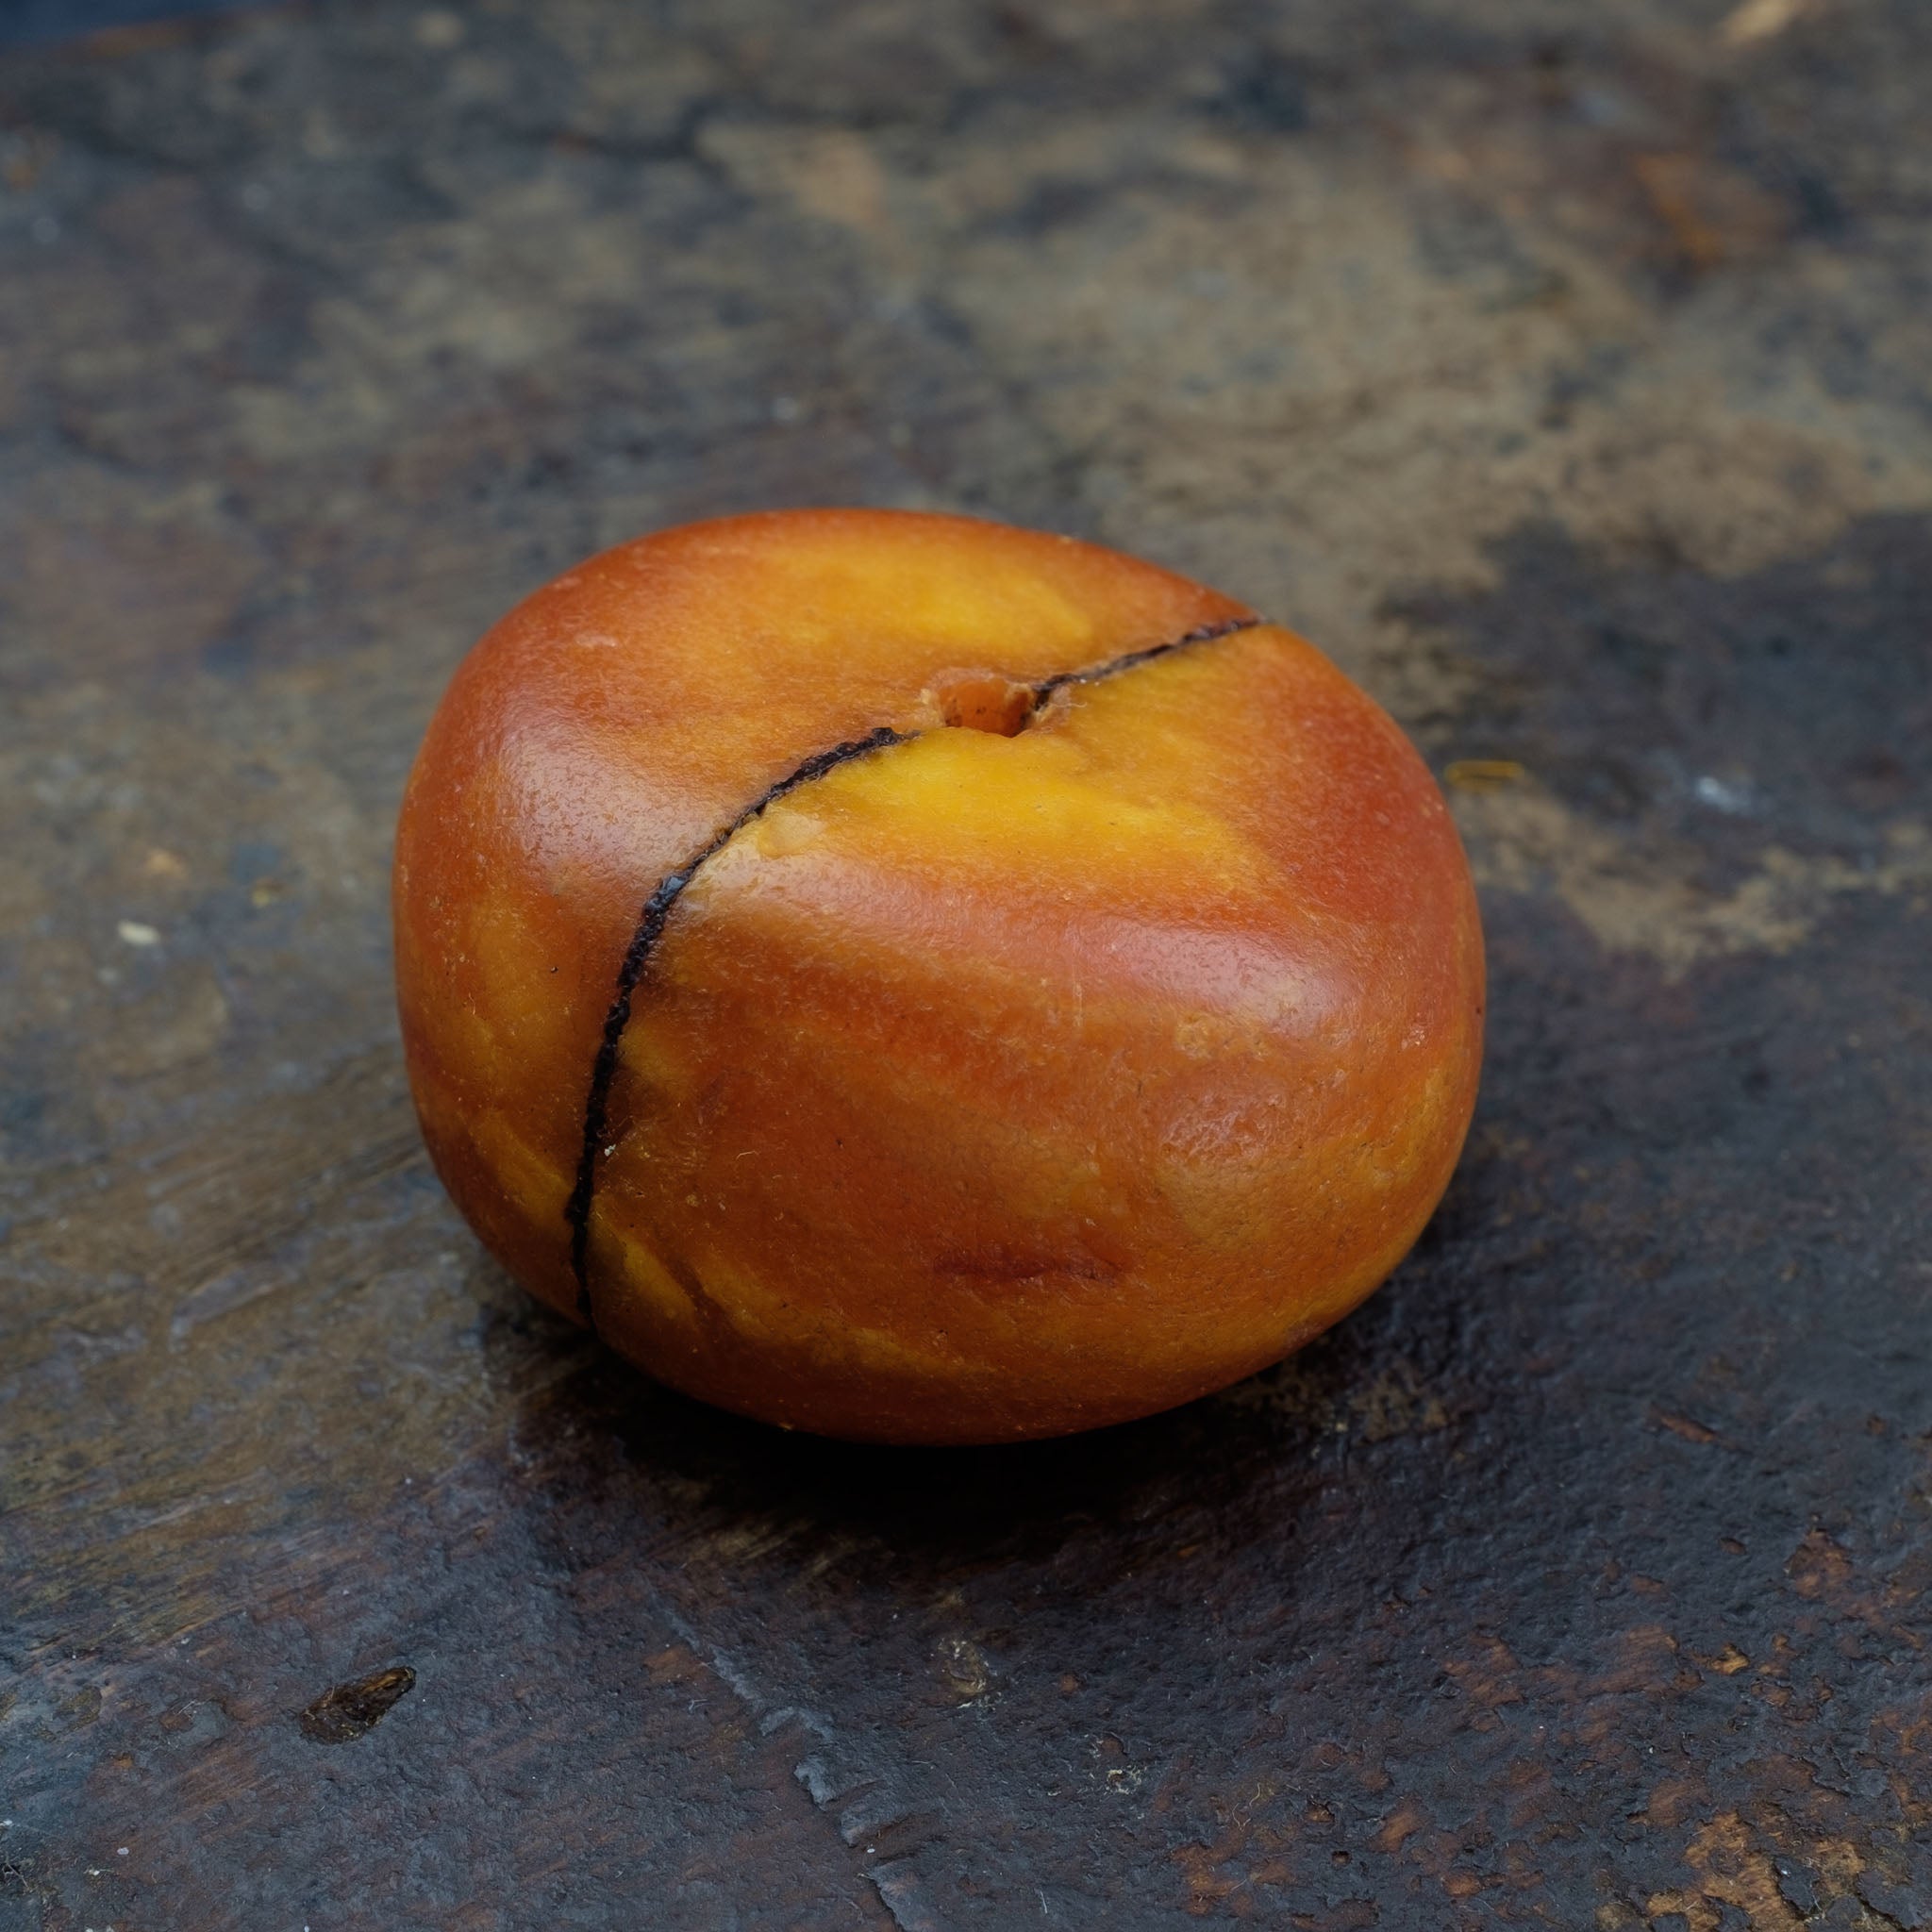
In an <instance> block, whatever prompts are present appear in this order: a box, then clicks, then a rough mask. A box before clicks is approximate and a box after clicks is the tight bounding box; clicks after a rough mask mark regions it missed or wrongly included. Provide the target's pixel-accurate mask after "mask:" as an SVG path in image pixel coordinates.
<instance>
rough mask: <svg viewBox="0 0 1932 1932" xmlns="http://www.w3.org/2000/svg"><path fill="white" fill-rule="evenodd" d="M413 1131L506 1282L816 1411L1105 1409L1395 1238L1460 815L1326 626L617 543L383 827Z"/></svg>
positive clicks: (1042, 541)
mask: <svg viewBox="0 0 1932 1932" xmlns="http://www.w3.org/2000/svg"><path fill="white" fill-rule="evenodd" d="M395 926H396V974H397V984H398V990H399V994H400V1000H401V1008H402V1021H403V1038H404V1042H405V1046H406V1050H407V1053H408V1066H409V1076H410V1080H411V1082H412V1085H413V1087H414V1091H415V1095H416V1104H417V1108H418V1111H419V1113H420V1115H421V1118H422V1122H423V1130H424V1134H425V1138H426V1139H427V1141H428V1143H429V1148H430V1152H431V1154H432V1156H433V1157H434V1158H435V1161H436V1165H437V1170H438V1172H439V1173H440V1174H441V1175H442V1178H443V1180H444V1182H445V1183H446V1184H447V1186H448V1188H449V1190H450V1192H451V1193H452V1194H453V1195H454V1196H455V1197H456V1200H457V1203H458V1206H459V1207H460V1208H461V1209H462V1210H463V1212H464V1214H465V1215H467V1216H468V1218H469V1220H470V1221H471V1223H472V1224H473V1225H474V1226H475V1229H476V1231H477V1232H478V1234H480V1235H481V1236H482V1238H483V1240H484V1241H486V1242H487V1243H488V1244H489V1246H490V1247H491V1249H492V1250H493V1251H494V1252H495V1254H496V1255H497V1256H498V1257H501V1259H502V1260H503V1261H504V1263H505V1264H506V1265H507V1266H508V1268H509V1269H510V1271H511V1272H512V1273H513V1274H515V1275H516V1276H517V1277H518V1278H519V1279H520V1280H521V1281H523V1282H524V1283H525V1286H526V1287H528V1288H529V1289H530V1290H531V1291H533V1292H534V1293H536V1294H538V1295H540V1296H541V1297H542V1299H544V1300H545V1301H547V1302H549V1303H550V1304H552V1305H553V1306H554V1307H558V1308H560V1309H562V1310H564V1311H566V1312H568V1313H574V1314H577V1315H579V1316H580V1317H581V1318H582V1319H585V1320H588V1321H590V1322H591V1323H593V1324H594V1325H595V1327H596V1328H597V1330H598V1332H599V1333H600V1334H602V1335H603V1336H604V1337H606V1338H607V1339H608V1341H610V1342H611V1343H612V1345H613V1346H615V1347H616V1348H618V1349H620V1350H621V1351H622V1352H623V1353H624V1354H625V1355H626V1356H627V1357H630V1358H631V1359H632V1360H633V1361H635V1362H638V1363H639V1364H641V1366H642V1367H644V1368H645V1369H647V1370H649V1371H650V1373H651V1374H654V1375H656V1376H658V1377H659V1378H660V1379H662V1380H663V1381H665V1382H668V1383H670V1384H672V1385H673V1386H675V1387H676V1388H678V1389H682V1390H685V1391H689V1392H690V1393H691V1394H693V1395H698V1396H702V1397H703V1398H705V1399H706V1400H708V1401H710V1402H715V1403H720V1404H723V1405H724V1407H729V1408H734V1409H739V1410H741V1411H743V1412H744V1413H746V1414H748V1415H755V1416H761V1417H764V1418H766V1419H767V1420H769V1421H772V1422H775V1423H781V1424H788V1425H791V1426H794V1427H798V1428H807V1429H815V1430H820V1431H823V1432H824V1433H825V1434H828V1435H835V1436H846V1437H854V1438H859V1439H867V1440H874V1441H899V1442H974V1441H998V1440H1004V1439H1010V1438H1015V1437H1024V1436H1044V1435H1052V1434H1055V1433H1058V1432H1060V1431H1064V1430H1070V1429H1078V1428H1085V1427H1089V1426H1091V1425H1093V1424H1102V1423H1112V1422H1119V1421H1122V1420H1124V1419H1125V1418H1127V1417H1130V1416H1137V1415H1144V1414H1147V1413H1148V1412H1150V1411H1152V1410H1155V1409H1159V1408H1163V1407H1168V1406H1169V1405H1171V1404H1174V1403H1177V1402H1184V1401H1186V1400H1188V1399H1189V1398H1190V1397H1191V1396H1195V1395H1199V1394H1202V1393H1204V1392H1206V1391H1208V1390H1212V1389H1216V1388H1219V1387H1221V1386H1223V1385H1224V1384H1225V1383H1227V1382H1230V1381H1233V1380H1235V1379H1237V1378H1238V1377H1240V1376H1242V1375H1245V1374H1249V1373H1250V1372H1251V1371H1253V1370H1255V1369H1257V1368H1259V1367H1261V1366H1263V1365H1264V1364H1266V1363H1268V1362H1271V1361H1274V1360H1276V1359H1277V1358H1278V1357H1281V1356H1283V1355H1285V1354H1287V1353H1288V1352H1289V1351H1291V1349H1294V1348H1295V1347H1297V1346H1299V1345H1300V1344H1301V1343H1302V1342H1304V1341H1307V1339H1308V1338H1309V1337H1310V1336H1312V1335H1315V1334H1316V1333H1318V1332H1319V1331H1320V1330H1322V1329H1323V1328H1325V1327H1326V1326H1328V1324H1330V1323H1332V1322H1334V1321H1336V1320H1337V1319H1338V1318H1339V1317H1340V1316H1341V1315H1342V1314H1344V1313H1346V1312H1347V1310H1348V1309H1350V1308H1352V1307H1354V1306H1355V1305H1356V1304H1357V1302H1359V1301H1360V1300H1361V1299H1362V1297H1363V1296H1364V1295H1366V1294H1367V1293H1368V1292H1369V1291H1371V1290H1372V1289H1373V1288H1374V1287H1375V1285H1376V1284H1377V1283H1378V1282H1379V1281H1381V1280H1382V1278H1383V1277H1384V1276H1385V1275H1386V1274H1388V1273H1389V1271H1390V1270H1391V1268H1392V1267H1393V1266H1394V1265H1395V1263H1396V1262H1397V1260H1399V1259H1400V1258H1401V1257H1402V1255H1403V1254H1404V1252H1405V1251H1406V1250H1407V1248H1408V1246H1409V1244H1410V1243H1411V1242H1412V1241H1414V1240H1415V1238H1416V1236H1417V1234H1418V1233H1419V1232H1420V1230H1421V1228H1422V1226H1423V1224H1424V1221H1426V1219H1427V1218H1428V1215H1429V1213H1430V1211H1431V1210H1432V1208H1434V1207H1435V1205H1436V1202H1437V1200H1438V1199H1439V1198H1440V1196H1441V1191H1442V1190H1443V1188H1444V1186H1445V1185H1446V1183H1447V1181H1448V1178H1449V1174H1450V1171H1451V1169H1452V1168H1453V1166H1454V1165H1455V1161H1456V1158H1457V1151H1458V1149H1459V1148H1460V1146H1461V1143H1462V1139H1463V1135H1464V1133H1465V1131H1466V1129H1467V1127H1468V1124H1469V1118H1470V1112H1471V1108H1472V1107H1473V1105H1474V1096H1475V1087H1476V1075H1477V1066H1478V1061H1479V1058H1480V1055H1481V1041H1482V1002H1483V962H1482V938H1481V931H1480V927H1479V925H1478V923H1477V917H1476V908H1475V900H1474V893H1473V891H1472V890H1471V886H1470V879H1469V873H1468V868H1467V866H1466V864H1465V862H1464V859H1463V856H1462V851H1461V848H1460V846H1459V844H1458V843H1457V838H1456V833H1455V829H1454V827H1453V825H1452V824H1451V823H1450V820H1449V815H1448V813H1447V811H1446V809H1445V808H1444V807H1443V803H1442V799H1441V794H1440V792H1439V791H1437V789H1436V786H1435V784H1434V782H1433V780H1432V779H1431V778H1430V776H1429V774H1428V773H1427V771H1426V770H1425V769H1424V765H1423V763H1422V761H1421V759H1420V758H1418V757H1417V756H1416V754H1415V752H1414V751H1413V749H1412V748H1411V747H1410V746H1409V744H1408V742H1407V740H1406V739H1405V738H1404V737H1403V735H1402V733H1401V732H1400V731H1399V730H1398V729H1397V728H1396V726H1395V725H1394V724H1392V723H1391V721H1390V719H1389V718H1388V717H1387V716H1386V715H1385V714H1384V713H1383V712H1382V711H1381V710H1380V709H1379V708H1377V707H1376V706H1375V705H1374V703H1373V702H1372V701H1371V700H1370V699H1369V698H1368V697H1367V696H1365V695H1364V694H1363V693H1362V691H1359V690H1358V689H1357V687H1356V686H1355V685H1353V684H1351V683H1350V682H1349V681H1348V679H1347V678H1345V677H1344V676H1342V675H1341V673H1340V672H1339V671H1337V670H1336V669H1335V668H1334V666H1333V665H1331V664H1330V663H1329V662H1328V661H1327V660H1326V659H1325V658H1323V657H1322V656H1321V655H1320V653H1318V652H1317V651H1315V650H1314V649H1313V648H1312V647H1311V646H1309V645H1308V644H1307V643H1305V642H1303V641H1302V640H1301V639H1299V638H1297V637H1295V636H1293V635H1292V634H1291V632H1289V631H1286V630H1284V629H1282V628H1281V627H1280V626H1278V625H1272V624H1267V623H1263V622H1260V621H1259V620H1257V618H1256V617H1255V616H1254V615H1253V613H1251V612H1249V611H1247V610H1246V609H1244V608H1242V607H1241V605H1239V604H1236V603H1234V602H1232V601H1231V600H1230V599H1228V598H1226V597H1224V596H1221V595H1219V594H1218V593H1216V592H1215V591H1208V590H1205V589H1203V588H1201V587H1200V586H1199V585H1196V584H1191V583H1189V582H1187V581H1186V580H1184V579H1183V578H1180V577H1177V576H1174V575H1171V574H1169V573H1168V572H1165V571H1162V570H1158V569H1156V568H1154V567H1153V566H1152V565H1149V564H1146V563H1141V562H1139V561H1136V560H1135V559H1133V558H1126V557H1122V556H1119V555H1117V554H1115V553H1112V552H1109V551H1106V550H1101V549H1097V548H1095V547H1093V546H1091V545H1089V544H1082V543H1075V542H1072V541H1068V540H1066V539H1063V538H1058V537H1053V536H1045V535H1041V534H1038V533H1034V532H1030V531H1024V530H1015V529H1009V528H1006V527H1004V526H1002V525H995V524H987V523H978V522H974V521H971V520H968V519H965V518H958V517H940V516H920V515H911V514H906V513H901V512H891V511H876V510H808V511H790V512H775V513H772V514H769V515H761V516H748V517H734V518H729V519H726V520H724V521H722V522H718V523H710V524H698V525H691V526H689V527H686V528H683V529H676V530H670V531H666V532H664V533H662V534H660V535H658V536H654V537H647V538H643V539H641V540H640V541H637V542H634V543H629V544H625V545H624V546H622V547H621V548H619V549H616V550H612V551H608V552H607V553H606V554H605V555H603V556H601V557H598V558H593V559H592V560H591V561H590V562H588V563H585V564H582V565H580V566H579V567H578V568H577V569H575V570H573V571H571V572H569V573H567V574H566V575H563V576H561V577H559V578H558V580H557V581H556V582H555V583H553V584H551V585H549V586H548V587H547V588H546V589H544V590H542V591H538V592H537V594H536V595H535V596H533V597H531V598H530V599H529V600H528V601H527V602H526V603H525V604H523V605H522V606H520V607H519V608H517V609H516V610H514V611H512V612H511V613H510V614H509V616H508V617H507V618H505V619H504V620H503V622H502V623H501V624H499V625H497V626H496V627H495V628H494V629H493V630H492V631H491V632H490V634H489V635H488V636H487V637H486V638H484V640H483V641H482V642H481V643H479V644H478V645H477V646H476V648H475V651H473V652H472V653H471V655H470V656H469V658H467V659H466V660H465V662H464V663H463V665H462V667H461V668H460V669H459V670H458V674H457V675H456V678H455V680H454V681H453V683H452V684H451V686H450V689H449V691H448V694H447V695H446V696H445V697H444V699H443V701H442V704H441V707H440V708H439V709H438V711H437V713H436V716H435V718H434V719H433V720H432V722H431V724H430V727H429V732H428V736H427V738H426V739H425V742H424V746H423V750H422V754H421V756H420V758H418V760H417V763H416V768H415V771H414V773H413V774H412V776H411V778H410V780H409V786H408V793H407V796H406V797H405V800H404V804H403V814H402V824H401V826H400V828H399V831H398V835H397V846H396V869H395Z"/></svg>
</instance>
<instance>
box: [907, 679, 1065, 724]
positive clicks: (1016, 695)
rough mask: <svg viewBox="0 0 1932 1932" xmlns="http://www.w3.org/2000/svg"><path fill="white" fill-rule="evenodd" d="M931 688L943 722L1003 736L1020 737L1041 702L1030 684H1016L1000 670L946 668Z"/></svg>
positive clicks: (930, 692)
mask: <svg viewBox="0 0 1932 1932" xmlns="http://www.w3.org/2000/svg"><path fill="white" fill-rule="evenodd" d="M928 691H929V695H930V696H931V698H932V701H933V703H934V705H935V706H937V707H938V709H939V714H940V718H941V722H942V723H943V724H950V725H954V726H956V727H958V729H960V730H963V731H991V732H992V733H993V734H994V736H996V737H999V738H1017V737H1018V736H1019V735H1020V733H1021V732H1022V731H1024V729H1025V728H1026V721H1027V720H1028V719H1029V718H1031V717H1032V715H1033V710H1034V706H1035V705H1036V703H1037V702H1038V700H1037V699H1036V697H1035V695H1034V691H1033V687H1032V686H1031V685H1030V684H1015V683H1014V682H1013V680H1012V679H1011V678H1009V677H1002V676H1001V675H999V673H998V672H997V671H942V672H941V674H940V675H939V676H937V677H936V678H934V679H933V681H932V684H931V685H930V686H929V687H928Z"/></svg>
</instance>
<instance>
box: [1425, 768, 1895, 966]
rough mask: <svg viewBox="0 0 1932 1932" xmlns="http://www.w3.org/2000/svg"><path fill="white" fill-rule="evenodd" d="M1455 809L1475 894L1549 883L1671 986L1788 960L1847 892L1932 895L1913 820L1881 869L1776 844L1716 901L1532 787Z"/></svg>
mask: <svg viewBox="0 0 1932 1932" xmlns="http://www.w3.org/2000/svg"><path fill="white" fill-rule="evenodd" d="M1455 808H1456V819H1457V824H1458V826H1459V827H1460V828H1461V831H1462V835H1463V838H1464V841H1466V843H1467V844H1468V847H1469V855H1470V862H1471V866H1472V869H1473V870H1474V874H1475V877H1476V883H1477V884H1478V885H1480V886H1486V887H1489V888H1490V889H1491V890H1492V891H1506V892H1512V893H1529V892H1534V891H1539V890H1541V888H1542V887H1544V886H1545V885H1552V886H1554V887H1555V889H1556V891H1557V896H1558V897H1559V898H1561V900H1562V901H1563V903H1564V904H1565V905H1566V906H1567V907H1569V908H1570V909H1571V911H1572V912H1574V914H1575V915H1576V916H1577V918H1578V919H1580V920H1581V921H1582V922H1583V924H1585V925H1586V926H1587V927H1588V928H1589V929H1590V931H1591V935H1592V936H1593V937H1594V938H1595V940H1596V941H1597V943H1598V944H1599V945H1601V946H1602V947H1603V948H1604V950H1605V951H1606V952H1609V953H1641V954H1645V955H1648V956H1649V957H1650V958H1653V959H1655V960H1657V962H1658V963H1659V964H1660V965H1661V966H1662V967H1663V969H1664V975H1665V977H1666V978H1667V979H1672V980H1675V979H1680V978H1682V977H1683V975H1684V974H1686V973H1688V972H1689V971H1690V970H1691V968H1692V967H1693V966H1695V965H1697V964H1699V963H1700V962H1701V961H1703V960H1706V959H1710V958H1722V957H1724V956H1725V955H1727V954H1734V953H1789V952H1790V951H1792V950H1793V949H1794V948H1795V947H1798V946H1800V945H1802V944H1804V943H1805V941H1807V940H1808V939H1809V938H1810V937H1811V936H1812V934H1813V932H1814V931H1815V930H1816V929H1817V927H1818V925H1819V924H1820V922H1821V921H1822V920H1824V918H1825V916H1826V914H1827V912H1828V910H1829V908H1830V904H1831V901H1832V900H1833V899H1835V898H1839V897H1840V896H1843V895H1845V894H1847V893H1860V892H1874V893H1882V894H1886V895H1895V894H1898V893H1901V892H1907V891H1916V890H1919V889H1922V888H1926V887H1932V832H1928V831H1927V829H1926V827H1925V826H1924V825H1923V824H1919V823H1918V822H1916V821H1914V820H1901V821H1899V822H1897V823H1896V824H1892V825H1890V827H1889V828H1888V829H1887V832H1886V845H1887V856H1886V858H1884V859H1883V860H1882V861H1881V862H1879V863H1877V864H1874V865H1871V866H1858V865H1854V864H1852V863H1851V862H1850V861H1848V860H1846V859H1843V858H1836V857H1832V856H1826V857H1824V858H1807V857H1806V856H1804V855H1803V854H1800V853H1795V852H1790V851H1788V850H1786V849H1785V848H1784V847H1782V846H1777V845H1771V846H1767V847H1766V848H1765V850H1764V852H1763V853H1762V855H1761V856H1760V859H1759V863H1758V869H1757V872H1756V873H1755V874H1752V875H1751V876H1750V877H1748V878H1746V879H1744V880H1743V881H1742V882H1741V883H1740V884H1739V885H1737V886H1735V887H1734V888H1733V889H1732V890H1731V891H1728V892H1724V893H1713V892H1709V891H1705V890H1702V889H1701V888H1699V887H1698V886H1697V885H1696V884H1695V883H1693V881H1692V879H1691V876H1690V871H1691V867H1690V863H1689V862H1688V859H1686V860H1680V861H1679V863H1678V865H1677V867H1676V868H1675V869H1674V871H1667V870H1664V869H1663V868H1661V867H1657V866H1655V865H1646V864H1641V863H1640V861H1639V859H1638V858H1637V856H1636V855H1635V854H1634V853H1632V852H1631V851H1630V850H1628V849H1627V848H1626V847H1625V845H1624V843H1623V841H1620V840H1619V839H1617V838H1616V837H1615V836H1614V835H1613V834H1611V833H1609V832H1607V831H1604V830H1602V829H1601V828H1600V827H1598V826H1596V825H1593V824H1590V823H1589V822H1588V821H1587V820H1586V819H1584V818H1583V817H1581V816H1580V815H1579V814H1578V813H1576V812H1574V811H1573V810H1571V808H1569V807H1568V806H1566V805H1564V804H1563V803H1562V802H1561V800H1559V799H1557V798H1556V797H1555V796H1553V795H1552V794H1551V793H1550V792H1549V791H1544V790H1542V789H1541V788H1540V787H1539V786H1538V785H1537V784H1536V783H1535V781H1534V780H1528V779H1525V780H1524V782H1522V783H1520V784H1518V785H1515V786H1513V787H1511V788H1510V789H1509V790H1508V791H1491V792H1458V793H1457V796H1456V800H1455Z"/></svg>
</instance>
